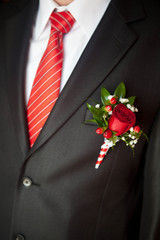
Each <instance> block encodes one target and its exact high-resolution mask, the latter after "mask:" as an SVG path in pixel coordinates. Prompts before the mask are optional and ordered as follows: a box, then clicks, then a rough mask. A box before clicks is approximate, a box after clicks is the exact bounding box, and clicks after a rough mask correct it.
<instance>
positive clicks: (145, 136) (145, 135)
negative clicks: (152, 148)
mask: <svg viewBox="0 0 160 240" xmlns="http://www.w3.org/2000/svg"><path fill="white" fill-rule="evenodd" d="M142 134H143V136H144V137H145V138H146V140H147V142H148V141H149V139H148V136H147V135H146V134H145V133H144V132H142Z"/></svg>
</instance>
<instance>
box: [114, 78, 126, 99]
mask: <svg viewBox="0 0 160 240" xmlns="http://www.w3.org/2000/svg"><path fill="white" fill-rule="evenodd" d="M114 95H115V96H117V97H119V98H120V97H121V98H124V97H125V95H126V87H125V85H124V83H123V82H121V83H120V84H119V85H118V87H117V88H116V90H115V92H114Z"/></svg>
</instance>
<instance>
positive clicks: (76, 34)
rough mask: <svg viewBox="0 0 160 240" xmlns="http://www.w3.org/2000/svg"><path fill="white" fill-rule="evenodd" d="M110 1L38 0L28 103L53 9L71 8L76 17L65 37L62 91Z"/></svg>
mask: <svg viewBox="0 0 160 240" xmlns="http://www.w3.org/2000/svg"><path fill="white" fill-rule="evenodd" d="M110 1H111V0H94V1H93V0H73V2H72V3H70V4H69V5H67V6H59V5H57V4H56V3H55V2H54V1H53V0H39V9H38V13H37V17H36V21H35V26H34V27H33V33H32V38H31V41H30V49H29V55H28V64H27V67H26V82H25V85H26V90H25V93H26V104H27V102H28V99H29V95H30V92H31V88H32V84H33V81H34V77H35V75H36V71H37V68H38V65H39V62H40V60H41V58H42V56H43V53H44V51H45V49H46V47H47V43H48V40H49V35H50V29H51V25H50V22H49V17H50V14H51V13H52V11H53V10H56V11H64V10H68V11H70V13H71V14H72V15H73V17H74V18H75V19H76V22H75V24H74V25H73V27H72V29H71V30H70V32H69V33H67V34H66V35H65V36H64V38H63V44H64V61H63V70H62V77H61V86H60V91H62V89H63V87H64V86H65V84H66V82H67V80H68V79H69V76H70V75H71V73H72V71H73V69H74V67H75V65H76V64H77V62H78V60H79V58H80V56H81V54H82V52H83V50H84V49H85V47H86V45H87V43H88V41H89V39H90V38H91V36H92V34H93V33H94V31H95V29H96V28H97V26H98V24H99V22H100V20H101V18H102V16H103V14H104V12H105V11H106V9H107V7H108V5H109V3H110Z"/></svg>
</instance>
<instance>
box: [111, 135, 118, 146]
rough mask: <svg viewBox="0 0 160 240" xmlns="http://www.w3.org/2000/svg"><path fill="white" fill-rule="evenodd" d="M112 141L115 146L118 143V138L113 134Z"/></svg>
mask: <svg viewBox="0 0 160 240" xmlns="http://www.w3.org/2000/svg"><path fill="white" fill-rule="evenodd" d="M111 139H112V142H113V144H115V143H116V141H117V136H116V135H114V134H113V135H112V138H111Z"/></svg>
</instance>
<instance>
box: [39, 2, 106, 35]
mask: <svg viewBox="0 0 160 240" xmlns="http://www.w3.org/2000/svg"><path fill="white" fill-rule="evenodd" d="M110 1H111V0H94V1H93V0H74V1H73V2H72V3H70V4H69V5H67V6H59V5H58V4H56V3H55V2H54V1H53V0H39V9H38V14H37V19H36V24H35V31H34V38H35V39H38V38H39V36H40V34H41V33H42V32H43V30H44V28H45V27H46V25H47V23H48V19H49V17H50V15H51V13H52V11H53V10H54V9H57V10H58V11H64V10H68V11H70V13H71V14H72V15H73V17H74V18H75V19H76V22H77V24H78V25H79V26H80V27H81V28H82V29H83V31H84V33H85V34H86V35H87V36H88V37H90V36H91V35H92V33H93V32H94V30H95V29H96V27H97V25H98V23H99V22H100V20H101V18H102V16H103V14H104V13H105V11H106V9H107V7H108V5H109V3H110Z"/></svg>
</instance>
